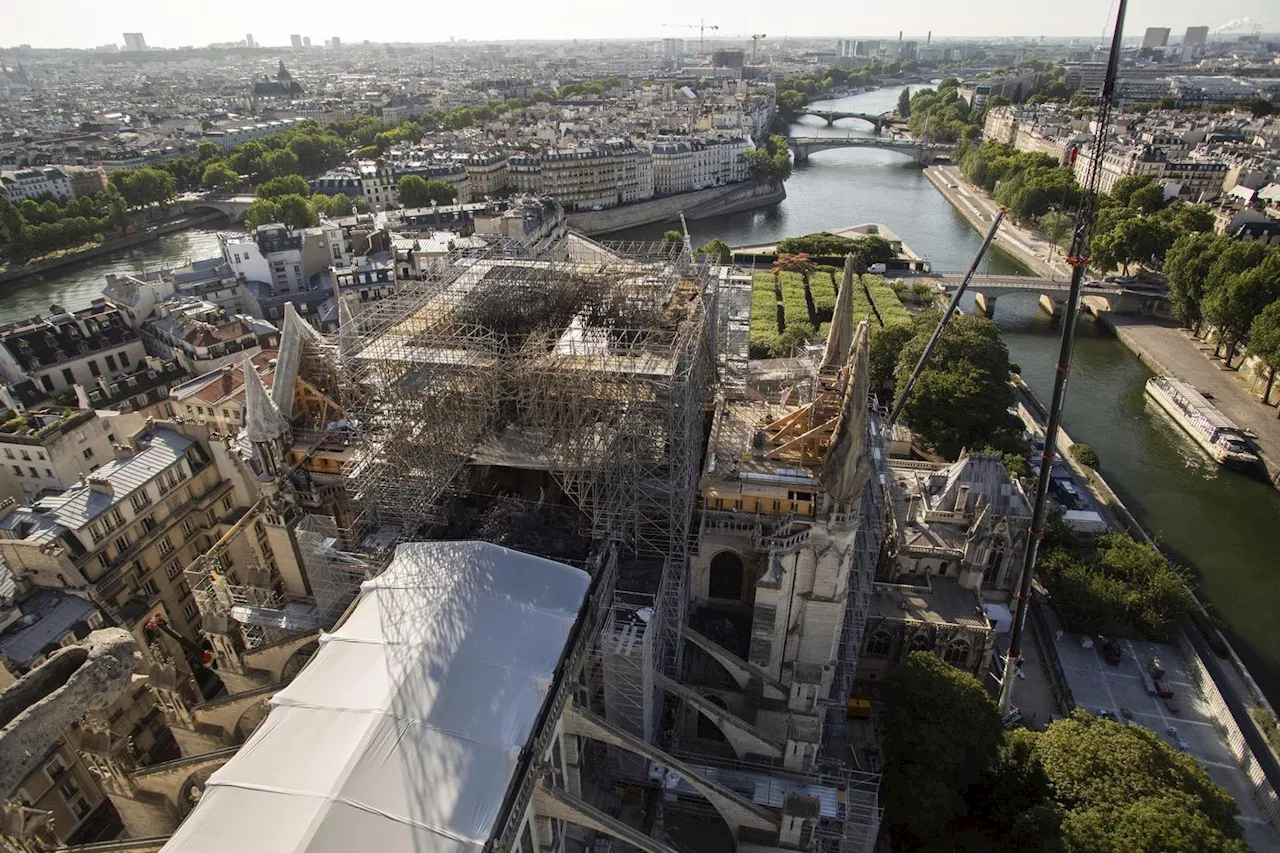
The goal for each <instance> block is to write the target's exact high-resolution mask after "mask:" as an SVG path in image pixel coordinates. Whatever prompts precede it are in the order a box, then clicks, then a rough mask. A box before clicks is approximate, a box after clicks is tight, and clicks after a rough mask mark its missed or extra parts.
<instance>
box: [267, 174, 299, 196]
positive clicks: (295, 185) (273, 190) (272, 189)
mask: <svg viewBox="0 0 1280 853" xmlns="http://www.w3.org/2000/svg"><path fill="white" fill-rule="evenodd" d="M310 191H311V188H310V187H308V186H307V182H306V179H304V178H303V177H302V176H301V175H281V176H280V177H278V178H272V179H271V180H269V181H266V182H264V183H262V184H259V185H258V189H257V192H255V193H254V195H256V196H257V197H258V198H280V197H281V196H285V195H306V194H307V193H309V192H310Z"/></svg>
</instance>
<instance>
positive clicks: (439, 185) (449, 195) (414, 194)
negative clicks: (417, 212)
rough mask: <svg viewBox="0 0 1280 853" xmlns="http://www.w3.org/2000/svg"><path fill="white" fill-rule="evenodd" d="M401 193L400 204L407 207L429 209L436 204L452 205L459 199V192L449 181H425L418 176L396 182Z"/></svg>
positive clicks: (408, 176)
mask: <svg viewBox="0 0 1280 853" xmlns="http://www.w3.org/2000/svg"><path fill="white" fill-rule="evenodd" d="M396 189H397V190H398V191H399V193H400V203H401V204H402V205H404V206H405V207H429V206H430V205H431V204H432V203H435V204H450V203H451V202H452V201H453V200H454V199H455V198H457V197H458V191H457V190H455V189H454V188H453V184H451V183H449V182H448V181H441V180H438V179H436V178H432V179H431V180H424V179H422V178H421V177H419V176H417V175H405V176H404V177H403V178H401V179H400V180H399V181H398V182H396Z"/></svg>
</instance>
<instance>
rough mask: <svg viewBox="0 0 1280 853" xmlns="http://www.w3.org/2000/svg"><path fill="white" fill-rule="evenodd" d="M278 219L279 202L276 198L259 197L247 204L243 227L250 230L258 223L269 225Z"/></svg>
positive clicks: (258, 224)
mask: <svg viewBox="0 0 1280 853" xmlns="http://www.w3.org/2000/svg"><path fill="white" fill-rule="evenodd" d="M280 221H281V216H280V202H279V200H277V199H269V198H260V199H258V200H257V201H255V202H254V203H253V204H251V205H249V209H248V210H246V211H245V214H244V227H245V228H248V229H249V230H250V231H252V230H254V229H255V228H257V227H258V226H260V225H270V224H272V223H274V222H280Z"/></svg>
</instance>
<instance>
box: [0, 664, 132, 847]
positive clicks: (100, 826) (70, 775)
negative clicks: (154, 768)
mask: <svg viewBox="0 0 1280 853" xmlns="http://www.w3.org/2000/svg"><path fill="white" fill-rule="evenodd" d="M2 653H3V652H0V654H2ZM9 799H10V801H11V802H14V803H17V804H18V805H20V806H22V807H23V808H24V809H31V810H33V811H35V812H47V813H48V814H49V815H50V818H49V824H48V827H47V829H46V830H45V833H46V837H47V838H49V839H50V840H52V841H53V842H54V843H55V844H57V845H58V846H62V845H73V844H85V843H92V842H94V841H98V840H107V839H112V838H114V837H115V835H116V834H118V833H119V832H120V829H121V826H120V822H119V819H118V818H115V815H114V813H113V812H112V811H111V808H110V807H109V806H106V803H107V795H106V794H105V793H104V792H103V790H102V786H101V785H100V784H99V783H98V779H97V777H96V776H94V775H93V773H91V772H90V770H89V768H88V766H87V765H86V764H85V762H84V760H83V759H82V758H81V757H80V753H79V752H78V751H77V750H76V749H75V748H74V747H73V746H72V744H71V742H70V741H69V740H68V738H67V737H66V736H65V735H64V736H63V737H61V738H59V739H58V740H57V741H56V742H55V743H54V744H53V746H52V747H50V749H49V751H48V753H47V754H46V755H45V757H44V759H43V761H42V762H41V764H40V768H39V769H38V770H36V771H34V772H32V773H30V774H28V775H27V778H26V779H24V780H23V782H22V784H21V785H20V786H19V787H18V790H17V791H16V792H14V794H13V796H12V797H10V798H9ZM104 806H105V807H104ZM6 829H8V827H4V828H0V845H2V846H3V847H4V849H6V850H24V849H29V848H26V847H20V846H18V845H19V844H22V843H23V842H24V841H29V840H30V839H29V838H26V837H23V836H21V835H18V834H16V833H15V834H13V835H9V834H7V833H6V832H5V830H6Z"/></svg>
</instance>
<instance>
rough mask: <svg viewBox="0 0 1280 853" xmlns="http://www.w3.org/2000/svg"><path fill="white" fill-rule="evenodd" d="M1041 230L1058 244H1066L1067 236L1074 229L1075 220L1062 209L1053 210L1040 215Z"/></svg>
mask: <svg viewBox="0 0 1280 853" xmlns="http://www.w3.org/2000/svg"><path fill="white" fill-rule="evenodd" d="M1039 225H1040V230H1041V231H1043V232H1044V233H1045V234H1046V235H1047V236H1048V238H1049V239H1050V240H1052V241H1053V243H1054V245H1056V246H1065V245H1066V242H1067V238H1068V237H1070V236H1071V234H1072V232H1073V231H1074V225H1075V223H1074V221H1072V219H1071V217H1070V216H1067V214H1065V213H1063V212H1062V211H1060V210H1051V211H1049V212H1048V213H1046V214H1044V215H1043V216H1041V217H1040V220H1039Z"/></svg>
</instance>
